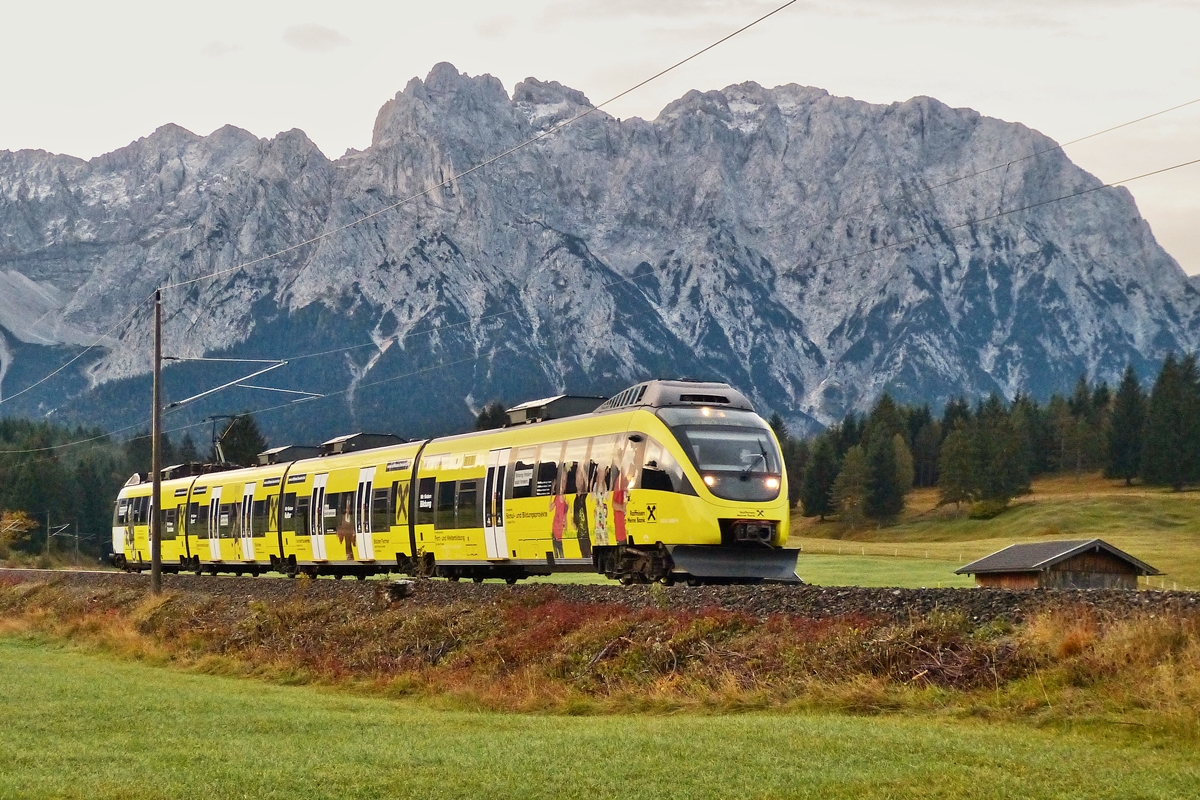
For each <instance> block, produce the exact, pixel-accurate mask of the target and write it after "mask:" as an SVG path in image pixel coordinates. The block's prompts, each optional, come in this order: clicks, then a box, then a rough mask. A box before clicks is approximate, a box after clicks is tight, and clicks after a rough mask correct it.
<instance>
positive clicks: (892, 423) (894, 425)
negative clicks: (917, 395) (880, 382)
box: [863, 392, 905, 447]
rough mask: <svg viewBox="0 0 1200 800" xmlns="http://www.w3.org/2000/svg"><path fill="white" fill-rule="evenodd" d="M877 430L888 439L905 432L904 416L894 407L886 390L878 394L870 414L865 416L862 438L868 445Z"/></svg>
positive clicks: (893, 401)
mask: <svg viewBox="0 0 1200 800" xmlns="http://www.w3.org/2000/svg"><path fill="white" fill-rule="evenodd" d="M877 431H882V432H883V436H884V438H886V439H889V440H890V439H891V438H892V437H893V436H895V435H896V434H897V433H899V434H901V435H903V434H904V432H905V426H904V418H903V417H902V416H901V414H900V409H898V408H897V407H896V401H895V400H893V399H892V396H891V395H889V394H888V393H887V392H884V393H883V394H882V395H880V396H879V400H878V401H876V403H875V408H874V409H872V411H871V416H870V417H868V418H867V423H866V428H865V430H864V432H863V438H864V439H865V440H866V442H867V446H868V447H870V443H871V439H872V438H873V437H874V436H875V433H876V432H877Z"/></svg>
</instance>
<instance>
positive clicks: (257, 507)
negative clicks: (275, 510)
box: [250, 500, 267, 537]
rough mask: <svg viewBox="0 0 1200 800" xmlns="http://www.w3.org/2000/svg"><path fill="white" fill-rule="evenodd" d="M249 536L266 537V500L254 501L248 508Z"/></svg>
mask: <svg viewBox="0 0 1200 800" xmlns="http://www.w3.org/2000/svg"><path fill="white" fill-rule="evenodd" d="M250 535H251V536H256V537H260V536H266V535H267V501H266V500H255V501H254V505H252V506H250Z"/></svg>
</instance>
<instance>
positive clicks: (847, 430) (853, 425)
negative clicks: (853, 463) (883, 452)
mask: <svg viewBox="0 0 1200 800" xmlns="http://www.w3.org/2000/svg"><path fill="white" fill-rule="evenodd" d="M865 427H866V423H865V422H861V421H859V419H858V415H857V414H855V413H854V412H853V411H851V412H850V413H849V414H847V415H846V416H845V417H844V418H843V419H842V424H841V425H839V426H838V428H837V432H838V437H837V441H836V444H837V457H838V458H843V457H844V456H845V455H846V453H847V451H849V450H850V448H851V447H854V445H856V444H860V443H861V442H862V435H863V429H864V428H865Z"/></svg>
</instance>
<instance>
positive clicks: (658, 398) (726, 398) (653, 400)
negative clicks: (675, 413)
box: [596, 380, 754, 413]
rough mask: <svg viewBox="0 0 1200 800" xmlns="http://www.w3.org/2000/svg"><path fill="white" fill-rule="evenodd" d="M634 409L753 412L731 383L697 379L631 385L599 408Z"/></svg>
mask: <svg viewBox="0 0 1200 800" xmlns="http://www.w3.org/2000/svg"><path fill="white" fill-rule="evenodd" d="M632 406H645V407H648V408H669V407H672V406H719V407H721V408H735V409H741V410H744V411H753V410H754V404H753V403H751V402H750V401H749V400H748V399H747V398H746V395H744V394H742V393H741V392H739V391H738V390H737V389H734V388H733V387H732V386H730V385H729V384H728V383H717V382H715V381H693V380H671V381H667V380H654V381H645V382H644V383H639V384H636V385H634V386H630V387H629V388H628V389H626V390H625V391H623V392H620V393H618V394H616V395H614V396H613V397H612V398H611V399H609V400H608V401H606V402H605V403H604V404H603V405H601V406H600V407H599V408H597V409H596V413H603V412H605V411H614V410H616V409H624V408H629V407H632Z"/></svg>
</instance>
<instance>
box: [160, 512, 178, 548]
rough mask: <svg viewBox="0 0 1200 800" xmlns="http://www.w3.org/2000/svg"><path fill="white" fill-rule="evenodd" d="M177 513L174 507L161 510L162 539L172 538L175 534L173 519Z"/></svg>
mask: <svg viewBox="0 0 1200 800" xmlns="http://www.w3.org/2000/svg"><path fill="white" fill-rule="evenodd" d="M177 514H178V510H177V509H174V508H168V509H166V510H165V511H163V535H162V538H163V540H164V541H165V540H168V539H174V538H175V536H176V530H175V519H176V515H177Z"/></svg>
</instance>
